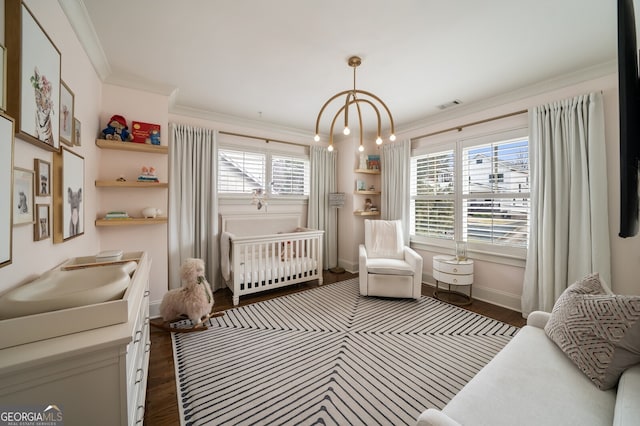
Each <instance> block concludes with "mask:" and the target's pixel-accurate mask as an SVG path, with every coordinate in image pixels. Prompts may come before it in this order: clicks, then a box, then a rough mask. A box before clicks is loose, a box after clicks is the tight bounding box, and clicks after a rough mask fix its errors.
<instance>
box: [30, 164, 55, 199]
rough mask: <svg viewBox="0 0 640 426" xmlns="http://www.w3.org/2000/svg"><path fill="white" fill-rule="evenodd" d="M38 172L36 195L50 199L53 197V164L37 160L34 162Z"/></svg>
mask: <svg viewBox="0 0 640 426" xmlns="http://www.w3.org/2000/svg"><path fill="white" fill-rule="evenodd" d="M33 162H34V164H33V168H34V170H35V172H36V195H37V196H38V197H48V196H49V195H51V163H49V162H47V161H44V160H41V159H39V158H36V159H34V160H33Z"/></svg>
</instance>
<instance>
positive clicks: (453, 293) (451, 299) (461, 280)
mask: <svg viewBox="0 0 640 426" xmlns="http://www.w3.org/2000/svg"><path fill="white" fill-rule="evenodd" d="M433 279H435V280H436V289H435V291H434V292H433V297H435V298H436V299H438V300H442V301H444V302H448V303H452V304H454V305H459V306H464V305H470V304H471V287H472V286H473V260H471V259H466V260H456V258H455V256H433ZM440 282H443V283H444V284H447V285H448V286H449V287H448V289H447V290H445V289H440V288H439V284H440ZM452 285H453V286H464V287H469V294H466V293H463V292H461V291H457V290H451V286H452ZM441 293H443V294H446V295H447V296H446V297H444V298H442V295H441ZM456 299H461V301H457V300H456Z"/></svg>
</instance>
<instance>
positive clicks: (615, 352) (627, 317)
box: [544, 273, 640, 390]
mask: <svg viewBox="0 0 640 426" xmlns="http://www.w3.org/2000/svg"><path fill="white" fill-rule="evenodd" d="M544 330H545V333H546V334H547V336H549V338H550V339H551V340H553V341H554V342H555V344H556V345H558V347H559V348H560V349H561V350H562V351H563V352H564V353H565V354H566V355H567V356H568V357H569V359H571V360H572V361H573V362H574V363H575V364H576V365H577V366H578V368H580V370H581V371H582V372H583V373H584V374H586V375H587V377H589V379H591V381H592V382H593V383H595V385H596V386H598V388H599V389H602V390H606V389H610V388H612V387H614V386H616V384H617V383H618V380H619V379H620V375H621V374H622V372H623V371H624V370H626V369H627V368H628V367H630V366H632V365H634V364H637V363H640V296H621V295H611V294H607V292H606V290H605V289H604V288H603V286H602V284H601V283H600V277H599V276H598V274H597V273H595V274H591V275H588V276H586V277H584V278H583V279H582V280H580V281H578V282H576V283H574V284H572V285H571V286H569V287H568V288H567V289H566V290H565V291H564V292H563V293H562V295H560V297H559V298H558V300H557V302H556V303H555V305H554V307H553V311H552V312H551V318H550V319H549V322H548V323H547V325H546V326H545V328H544Z"/></svg>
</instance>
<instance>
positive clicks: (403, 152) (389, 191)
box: [380, 140, 411, 244]
mask: <svg viewBox="0 0 640 426" xmlns="http://www.w3.org/2000/svg"><path fill="white" fill-rule="evenodd" d="M380 161H381V163H382V168H381V173H380V183H381V192H382V195H381V196H380V208H381V213H382V219H386V220H401V221H402V228H403V238H404V241H405V243H406V244H408V243H409V203H410V194H409V179H410V176H409V174H410V173H411V141H409V140H405V141H402V142H398V143H392V144H384V145H383V146H382V147H381V148H380Z"/></svg>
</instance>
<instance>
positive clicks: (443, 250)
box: [410, 240, 526, 268]
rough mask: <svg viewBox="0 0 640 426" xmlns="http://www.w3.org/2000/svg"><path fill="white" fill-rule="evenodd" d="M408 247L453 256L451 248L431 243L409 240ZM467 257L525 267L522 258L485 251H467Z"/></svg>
mask: <svg viewBox="0 0 640 426" xmlns="http://www.w3.org/2000/svg"><path fill="white" fill-rule="evenodd" d="M410 247H411V248H413V249H417V250H424V251H428V252H431V253H436V254H451V255H453V252H454V250H455V249H454V248H453V246H451V247H449V246H447V245H438V244H433V243H427V242H424V241H415V240H411V243H410ZM467 255H468V256H469V258H471V259H473V260H482V261H485V262H492V263H497V264H500V265H509V266H516V267H519V268H524V267H525V265H526V259H525V258H524V257H522V256H514V255H510V254H504V253H496V252H488V251H486V250H474V249H471V248H469V249H467Z"/></svg>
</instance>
